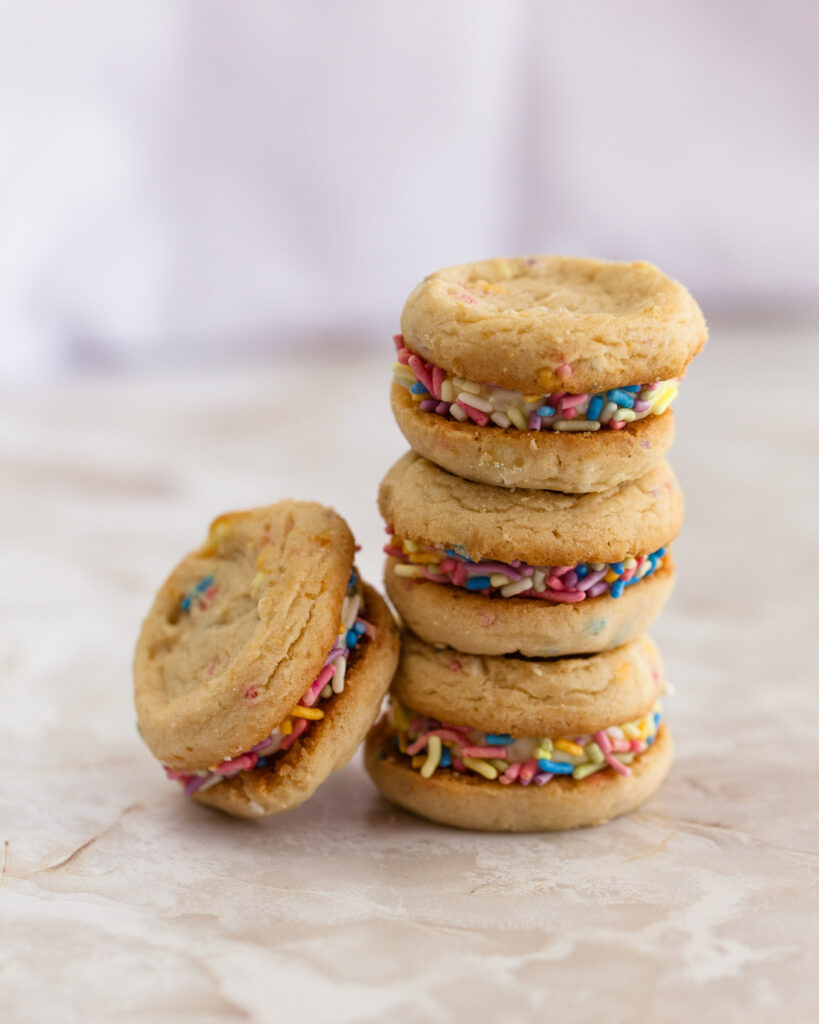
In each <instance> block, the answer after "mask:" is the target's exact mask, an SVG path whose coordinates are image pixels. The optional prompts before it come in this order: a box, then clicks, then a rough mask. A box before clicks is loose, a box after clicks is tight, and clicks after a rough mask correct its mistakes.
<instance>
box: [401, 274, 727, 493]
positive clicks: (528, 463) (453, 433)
mask: <svg viewBox="0 0 819 1024" xmlns="http://www.w3.org/2000/svg"><path fill="white" fill-rule="evenodd" d="M401 327H402V334H400V335H397V336H396V339H395V343H396V350H397V361H396V363H395V365H394V368H393V369H394V380H395V383H394V385H393V390H392V405H393V411H394V413H395V416H396V419H397V421H398V425H399V426H400V428H401V430H402V431H403V433H404V435H405V436H406V438H407V440H408V441H409V443H410V444H411V446H412V447H413V448H414V449H415V451H417V452H419V453H420V454H421V455H424V456H426V457H427V458H428V459H431V460H432V461H433V462H437V463H438V464H439V465H441V466H443V467H444V468H445V469H448V470H450V471H451V472H453V473H457V474H458V475H460V476H463V477H467V478H468V479H471V480H476V481H479V482H482V483H489V484H495V485H498V486H503V487H528V488H543V489H550V490H559V491H570V492H578V493H583V492H589V491H600V490H606V489H608V488H610V487H613V486H615V485H617V484H619V483H621V482H623V481H624V480H629V479H636V478H637V477H639V476H642V475H643V474H644V473H645V472H646V471H647V470H648V469H649V468H650V467H651V466H652V465H654V464H655V463H656V462H657V461H659V460H660V459H661V458H662V457H663V455H664V454H665V453H666V452H667V451H668V448H669V447H670V445H671V442H672V440H673V436H674V425H673V417H672V413H671V411H670V405H671V403H672V401H673V400H674V398H675V396H676V394H677V389H678V385H679V381H680V379H681V378H682V376H683V375H684V374H685V370H686V367H687V365H688V364H689V362H690V361H691V359H692V358H693V357H694V356H695V355H696V353H697V352H698V351H699V350H700V349H701V348H702V346H703V345H704V344H705V340H706V337H707V332H706V327H705V321H704V319H703V317H702V313H701V312H700V310H699V307H698V306H697V304H696V303H695V302H694V300H693V299H692V298H691V296H690V294H689V293H688V292H687V291H686V289H685V288H684V287H683V286H682V285H680V284H678V283H677V282H676V281H672V280H671V279H670V278H668V277H666V276H665V275H664V274H662V273H661V272H660V271H659V270H658V269H657V268H656V267H652V266H651V265H649V264H647V263H606V262H603V261H600V260H586V259H571V258H566V257H539V258H538V257H531V258H528V259H510V260H505V259H498V260H489V261H485V262H481V263H473V264H468V265H465V266H458V267H450V268H448V269H446V270H442V271H438V272H437V273H435V274H432V275H430V276H429V277H427V278H426V279H425V280H424V281H422V282H421V284H419V285H418V287H417V288H416V289H415V291H414V292H413V293H412V294H411V295H410V297H409V299H408V300H407V302H406V305H405V306H404V311H403V314H402V317H401Z"/></svg>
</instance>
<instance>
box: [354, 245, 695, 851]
mask: <svg viewBox="0 0 819 1024" xmlns="http://www.w3.org/2000/svg"><path fill="white" fill-rule="evenodd" d="M401 329H402V333H401V334H400V335H397V336H396V337H395V339H394V341H395V347H396V362H395V363H394V366H393V376H394V382H393V387H392V406H393V411H394V413H395V416H396V419H397V421H398V424H399V426H400V428H401V430H402V431H403V433H404V435H405V436H406V438H407V439H408V440H409V442H410V444H411V446H412V448H413V452H410V453H408V454H407V455H405V456H404V457H403V458H402V459H400V460H399V462H398V463H396V465H395V466H393V467H392V469H391V470H390V471H389V472H388V473H387V476H386V477H385V479H384V480H383V482H382V485H381V488H380V491H379V506H380V510H381V513H382V515H383V517H384V520H385V526H386V531H387V534H388V539H387V544H386V546H385V552H386V554H387V563H386V572H385V581H386V587H387V592H388V594H389V596H390V598H391V600H392V602H393V604H394V605H395V607H396V609H397V610H398V612H399V614H400V615H401V617H402V619H403V622H404V626H405V631H404V640H403V653H402V659H401V662H400V666H399V670H398V674H397V676H396V678H395V680H394V683H393V686H392V690H391V698H390V700H391V703H390V709H389V712H388V713H387V714H386V715H385V717H384V718H383V719H382V721H381V722H379V724H378V725H377V726H376V727H375V728H374V730H373V731H372V732H371V734H370V737H369V739H368V743H367V767H368V769H369V771H370V773H371V775H372V776H373V779H374V780H375V782H376V784H377V785H378V786H379V787H380V788H381V790H382V791H383V792H384V794H385V795H386V796H388V797H389V798H390V799H392V800H393V801H395V802H396V803H398V804H400V805H401V806H403V807H405V808H407V809H408V810H412V811H415V812H416V813H418V814H421V815H424V816H426V817H429V818H432V819H434V820H436V821H440V822H443V823H445V824H451V825H457V826H461V827H468V828H479V829H488V830H508V831H525V830H550V829H562V828H571V827H575V826H580V825H589V824H597V823H600V822H602V821H605V820H607V819H608V818H611V817H614V816H616V815H619V814H622V813H625V812H627V811H629V810H631V809H632V808H634V807H636V806H637V805H638V804H640V803H641V802H642V801H643V800H645V799H646V798H647V797H648V796H649V795H650V793H652V792H653V791H654V789H655V788H656V787H657V786H658V785H659V783H660V782H661V781H662V779H663V778H664V776H665V775H666V773H667V771H668V769H669V766H670V763H671V739H670V734H669V732H668V729H667V727H666V725H665V724H664V722H663V719H662V708H661V705H660V697H661V696H662V694H663V692H664V691H665V684H664V681H663V673H662V666H661V663H660V659H659V655H658V654H657V651H656V649H655V648H654V645H653V644H652V643H651V641H650V640H649V639H648V637H647V636H646V630H647V629H648V628H649V627H650V626H651V624H652V622H653V621H654V619H655V618H656V617H657V615H658V614H659V613H660V611H661V610H662V608H663V606H664V604H665V602H666V600H667V598H668V596H669V594H670V592H671V589H672V586H673V581H674V564H673V560H672V556H671V551H670V545H671V542H672V541H673V540H674V538H675V537H676V535H677V533H678V531H679V529H680V527H681V525H682V519H683V501H682V494H681V492H680V489H679V486H678V484H677V481H676V479H675V477H674V474H673V472H672V470H671V468H670V466H669V465H668V463H667V462H666V461H665V457H664V456H665V453H666V452H667V450H668V449H669V447H670V445H671V442H672V440H673V434H674V424H673V418H672V415H673V414H672V412H671V409H670V406H671V403H672V402H673V400H674V398H675V397H676V394H677V391H678V388H679V383H680V380H681V379H682V377H683V376H684V374H685V372H686V368H687V366H688V364H689V362H690V361H691V359H692V358H693V357H694V355H696V353H697V352H698V351H699V350H700V349H701V348H702V346H703V344H704V343H705V340H706V337H707V332H706V326H705V321H704V319H703V317H702V314H701V313H700V310H699V308H698V307H697V305H696V303H695V302H694V300H693V299H692V298H691V296H690V295H689V293H688V292H687V291H686V290H685V288H683V287H682V286H681V285H679V284H677V283H676V282H675V281H672V280H671V279H669V278H668V277H666V276H665V275H664V274H662V273H661V272H660V271H659V270H657V269H656V268H655V267H652V266H650V265H648V264H645V263H632V264H618V263H604V262H601V261H596V260H579V259H567V258H562V257H543V258H529V259H511V260H491V261H487V262H483V263H476V264H469V265H465V266H460V267H453V268H449V269H447V270H443V271H439V272H438V273H435V274H432V275H431V276H430V277H428V278H426V279H425V280H424V281H423V282H421V284H420V285H419V286H418V287H417V288H416V289H415V291H414V292H413V293H412V294H411V295H410V297H409V299H408V300H407V303H406V305H405V307H404V311H403V314H402V318H401Z"/></svg>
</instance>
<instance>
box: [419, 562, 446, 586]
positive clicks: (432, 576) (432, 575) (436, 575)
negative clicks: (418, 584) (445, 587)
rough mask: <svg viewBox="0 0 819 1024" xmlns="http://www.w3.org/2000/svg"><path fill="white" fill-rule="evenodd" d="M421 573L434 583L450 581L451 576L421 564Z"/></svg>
mask: <svg viewBox="0 0 819 1024" xmlns="http://www.w3.org/2000/svg"><path fill="white" fill-rule="evenodd" d="M421 575H422V576H423V577H424V579H427V580H430V582H432V583H449V576H444V575H443V573H440V572H433V571H432V570H431V569H430V568H429V566H427V565H422V566H421Z"/></svg>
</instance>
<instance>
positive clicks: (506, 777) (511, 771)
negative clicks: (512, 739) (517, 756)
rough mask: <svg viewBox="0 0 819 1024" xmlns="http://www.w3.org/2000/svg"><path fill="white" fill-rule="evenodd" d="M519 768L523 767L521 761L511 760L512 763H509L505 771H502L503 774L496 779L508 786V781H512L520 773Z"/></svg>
mask: <svg viewBox="0 0 819 1024" xmlns="http://www.w3.org/2000/svg"><path fill="white" fill-rule="evenodd" d="M521 768H523V762H522V761H513V762H512V764H510V765H509V767H508V768H507V769H506V771H505V772H504V773H503V775H501V777H500V779H498V781H499V782H502V783H504V785H506V786H508V785H509V783H510V782H514V781H515V780H516V779H517V778H518V776H519V775H520V771H521Z"/></svg>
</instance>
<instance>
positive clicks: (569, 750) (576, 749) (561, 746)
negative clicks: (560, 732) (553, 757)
mask: <svg viewBox="0 0 819 1024" xmlns="http://www.w3.org/2000/svg"><path fill="white" fill-rule="evenodd" d="M555 750H562V751H563V752H564V754H574V755H575V756H576V757H582V755H583V748H582V747H581V746H580V745H579V744H577V743H572V741H571V740H555Z"/></svg>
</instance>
